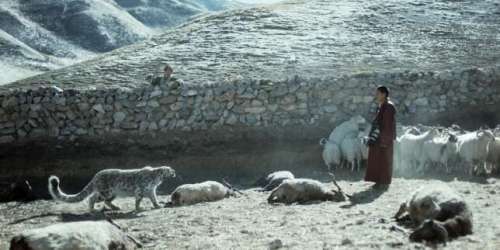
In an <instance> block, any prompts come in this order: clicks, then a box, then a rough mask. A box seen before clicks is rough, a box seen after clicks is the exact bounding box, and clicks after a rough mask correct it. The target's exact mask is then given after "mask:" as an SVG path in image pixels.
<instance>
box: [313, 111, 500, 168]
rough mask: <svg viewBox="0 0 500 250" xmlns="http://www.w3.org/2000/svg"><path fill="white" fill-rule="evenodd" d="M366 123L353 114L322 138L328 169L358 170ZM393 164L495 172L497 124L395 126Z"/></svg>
mask: <svg viewBox="0 0 500 250" xmlns="http://www.w3.org/2000/svg"><path fill="white" fill-rule="evenodd" d="M369 131H370V125H369V124H368V123H367V122H366V120H365V119H364V118H363V117H361V116H354V117H352V118H351V119H349V120H348V121H346V122H344V123H342V124H340V125H339V126H337V127H336V128H335V129H334V130H333V131H332V132H331V134H330V135H329V137H328V138H322V139H321V140H320V145H322V146H323V154H322V156H323V160H324V162H325V164H326V165H327V167H328V168H329V169H331V168H334V167H341V168H342V167H349V168H351V170H353V171H354V170H356V169H357V170H359V169H360V168H361V166H362V165H363V163H364V162H366V160H367V159H368V146H366V145H365V144H364V143H363V140H364V138H366V137H367V136H368V133H369ZM396 134H397V139H396V140H395V142H394V154H393V157H394V158H393V163H394V169H395V170H396V171H401V172H406V173H422V172H425V171H428V170H431V169H434V170H441V169H442V170H443V171H446V172H447V173H450V172H451V171H463V172H466V173H470V174H476V175H480V174H485V173H492V172H497V171H498V170H499V169H500V126H499V127H497V128H495V129H483V128H480V129H479V130H477V131H466V130H464V129H461V128H460V127H459V126H457V125H452V126H451V127H448V128H446V127H437V126H424V125H417V126H401V125H399V124H398V125H397V131H396Z"/></svg>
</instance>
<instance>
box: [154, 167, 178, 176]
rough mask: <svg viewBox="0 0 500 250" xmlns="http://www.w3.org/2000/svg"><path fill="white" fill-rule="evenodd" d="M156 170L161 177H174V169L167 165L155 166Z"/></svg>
mask: <svg viewBox="0 0 500 250" xmlns="http://www.w3.org/2000/svg"><path fill="white" fill-rule="evenodd" d="M156 170H157V171H158V172H159V174H160V175H161V176H162V177H163V178H167V177H175V170H174V169H173V168H171V167H168V166H161V167H157V168H156Z"/></svg>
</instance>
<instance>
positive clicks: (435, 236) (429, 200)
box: [394, 184, 472, 243]
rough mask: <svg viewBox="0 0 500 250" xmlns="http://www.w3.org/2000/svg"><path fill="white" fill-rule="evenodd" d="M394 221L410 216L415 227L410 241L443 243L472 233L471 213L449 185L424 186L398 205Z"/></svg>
mask: <svg viewBox="0 0 500 250" xmlns="http://www.w3.org/2000/svg"><path fill="white" fill-rule="evenodd" d="M394 217H395V218H396V220H397V221H400V222H401V221H404V220H405V219H410V220H411V221H412V222H413V224H414V225H415V226H417V227H416V229H415V230H414V231H413V232H412V233H411V234H410V240H412V241H417V242H420V241H427V242H433V243H441V242H442V243H446V241H448V240H449V239H452V238H456V237H459V236H463V235H467V234H471V233H472V212H471V211H470V210H469V206H468V205H467V203H466V202H465V200H464V199H463V198H462V197H461V196H460V195H459V194H458V193H457V192H456V191H455V190H453V189H451V188H450V187H448V186H446V185H444V184H441V185H431V186H424V187H421V188H420V189H418V190H416V191H415V192H414V193H413V194H412V195H411V196H410V198H409V199H408V200H407V201H406V202H404V203H402V204H401V206H400V208H399V211H398V212H397V213H396V215H395V216H394Z"/></svg>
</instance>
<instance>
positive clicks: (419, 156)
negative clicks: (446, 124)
mask: <svg viewBox="0 0 500 250" xmlns="http://www.w3.org/2000/svg"><path fill="white" fill-rule="evenodd" d="M438 133H439V132H438V130H437V129H435V128H433V129H431V130H429V131H427V132H424V133H422V134H421V135H413V134H410V133H406V134H404V135H402V136H401V138H399V139H398V150H397V151H398V154H399V156H398V157H397V158H398V161H399V162H398V165H399V166H401V167H403V166H405V167H406V168H408V167H409V168H411V169H412V170H414V169H416V168H418V169H420V170H423V164H424V163H425V162H426V159H425V158H424V155H423V152H422V149H423V145H424V142H425V141H427V140H431V139H432V138H434V137H435V136H436V135H438ZM403 162H404V163H405V164H403Z"/></svg>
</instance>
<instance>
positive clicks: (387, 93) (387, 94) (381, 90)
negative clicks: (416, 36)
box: [377, 85, 389, 97]
mask: <svg viewBox="0 0 500 250" xmlns="http://www.w3.org/2000/svg"><path fill="white" fill-rule="evenodd" d="M377 90H378V91H380V93H382V94H385V97H389V89H388V88H387V87H386V86H382V85H380V86H378V87H377Z"/></svg>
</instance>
